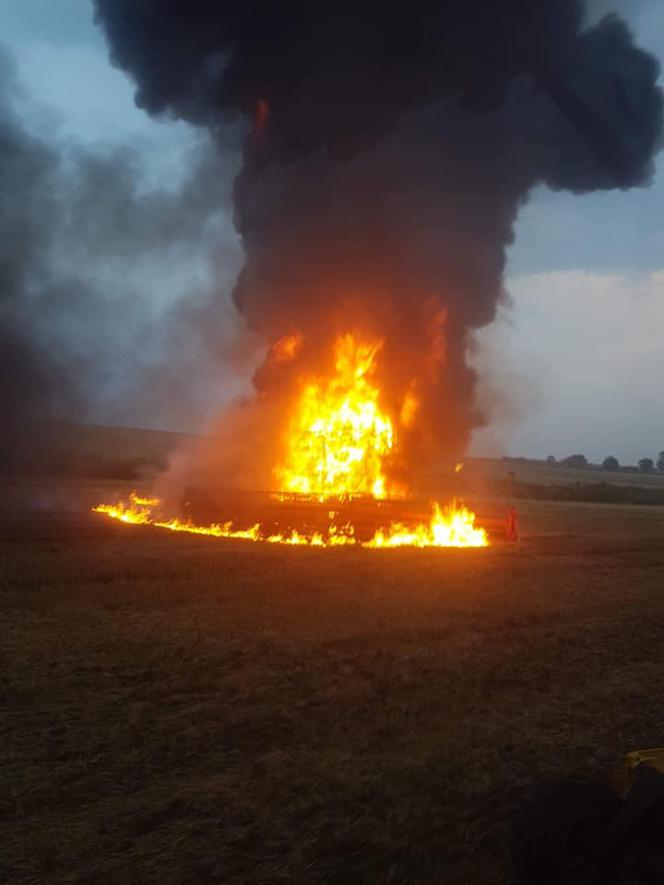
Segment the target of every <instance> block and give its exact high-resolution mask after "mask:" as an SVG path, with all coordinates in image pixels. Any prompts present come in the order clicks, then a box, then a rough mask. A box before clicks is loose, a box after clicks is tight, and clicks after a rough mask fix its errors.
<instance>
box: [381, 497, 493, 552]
mask: <svg viewBox="0 0 664 885" xmlns="http://www.w3.org/2000/svg"><path fill="white" fill-rule="evenodd" d="M366 546H367V547H405V546H407V547H488V546H489V539H488V537H487V533H486V532H485V531H484V529H483V528H479V527H477V526H475V514H474V513H473V512H472V511H471V510H467V509H466V508H465V507H459V506H458V505H457V503H456V502H455V501H454V502H452V504H450V506H449V507H446V508H445V509H444V510H441V507H440V505H439V504H438V503H435V504H434V505H433V513H432V515H431V520H430V522H429V523H428V524H426V523H420V524H419V525H416V526H414V527H412V528H409V527H408V526H406V525H402V524H400V523H394V524H393V525H391V526H390V528H389V529H388V530H387V531H384V530H382V529H379V530H378V531H377V532H376V534H375V535H374V537H373V539H372V540H371V541H369V543H368V544H367V545H366Z"/></svg>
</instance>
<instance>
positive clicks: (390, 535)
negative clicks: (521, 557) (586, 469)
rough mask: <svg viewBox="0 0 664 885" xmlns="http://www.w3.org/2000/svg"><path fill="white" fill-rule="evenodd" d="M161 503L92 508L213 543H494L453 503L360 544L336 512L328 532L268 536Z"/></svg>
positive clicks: (132, 498)
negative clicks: (188, 515) (178, 513)
mask: <svg viewBox="0 0 664 885" xmlns="http://www.w3.org/2000/svg"><path fill="white" fill-rule="evenodd" d="M160 507H161V502H160V501H159V499H158V498H142V497H140V496H139V495H138V494H137V493H136V492H131V493H130V495H129V501H128V502H123V501H119V502H118V503H117V504H100V505H98V506H97V507H93V508H92V509H93V511H94V512H95V513H103V514H105V515H106V516H108V517H110V518H111V519H117V520H120V521H121V522H125V523H132V524H134V525H151V526H154V527H155V528H159V529H168V530H169V531H172V532H186V533H188V534H191V535H206V536H209V537H212V538H231V539H235V540H243V541H264V542H266V543H268V544H290V545H298V546H303V545H304V546H309V547H340V546H351V545H357V546H360V547H371V548H379V547H380V548H385V547H488V545H489V539H488V536H487V533H486V532H485V530H484V529H482V528H479V527H477V526H475V514H474V513H473V512H472V511H470V510H468V509H466V508H465V507H459V506H457V504H456V502H453V503H452V504H451V505H450V506H449V507H447V508H445V509H441V507H440V505H439V504H437V503H435V504H434V505H433V510H432V515H431V519H430V521H429V522H428V523H419V524H416V525H414V526H410V527H409V526H407V525H405V524H403V523H399V522H395V523H392V524H391V525H390V526H388V528H385V529H378V530H377V531H376V532H375V533H374V535H373V537H372V538H370V539H369V540H367V541H361V540H359V539H358V538H356V537H355V530H354V528H353V526H351V525H344V526H336V525H335V524H334V522H333V518H334V516H335V512H334V511H330V512H329V513H328V518H329V520H330V522H329V525H328V527H327V530H326V531H325V532H322V531H310V532H305V531H298V530H297V529H290V530H289V531H286V532H268V531H266V530H265V529H264V528H263V526H261V524H260V523H255V524H254V525H252V526H250V527H249V528H246V529H241V528H236V527H234V525H233V522H232V520H231V521H229V522H225V523H211V524H210V525H196V524H195V523H193V522H191V521H189V520H180V519H176V518H172V519H164V518H162V516H161V515H160Z"/></svg>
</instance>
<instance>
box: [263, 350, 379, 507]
mask: <svg viewBox="0 0 664 885" xmlns="http://www.w3.org/2000/svg"><path fill="white" fill-rule="evenodd" d="M381 344H382V342H381V341H374V342H371V343H363V342H358V341H357V340H356V338H355V336H354V335H351V334H348V335H343V336H342V337H340V338H338V339H337V341H336V343H335V346H334V373H333V374H332V376H331V377H329V378H326V379H320V378H311V379H308V380H307V381H306V382H305V383H304V384H303V386H302V390H301V393H300V398H299V400H298V403H297V406H296V409H295V414H294V415H293V417H292V419H291V421H290V423H289V426H288V429H287V433H286V438H285V446H284V448H285V451H284V455H283V458H282V460H281V463H280V464H279V465H278V466H277V467H276V469H275V471H274V476H275V478H276V480H277V482H278V484H279V487H280V488H281V490H282V491H285V492H297V493H299V494H304V495H311V494H314V495H318V496H319V497H321V499H322V498H324V497H327V496H330V495H334V496H337V497H339V496H348V495H371V496H372V497H374V498H384V497H385V496H386V494H387V486H386V478H385V473H384V463H385V461H386V460H387V458H388V457H389V455H390V453H391V451H392V449H393V447H394V428H393V425H392V421H391V419H390V418H389V416H388V415H387V414H386V413H385V412H384V411H383V410H382V408H381V406H380V404H379V391H378V389H377V388H376V386H375V385H374V384H373V382H372V376H373V374H374V371H375V358H376V354H377V353H378V351H379V349H380V347H381Z"/></svg>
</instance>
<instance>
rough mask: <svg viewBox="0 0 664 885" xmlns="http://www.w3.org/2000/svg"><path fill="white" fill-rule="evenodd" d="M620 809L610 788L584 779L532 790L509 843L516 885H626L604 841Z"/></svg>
mask: <svg viewBox="0 0 664 885" xmlns="http://www.w3.org/2000/svg"><path fill="white" fill-rule="evenodd" d="M620 805H621V802H620V798H619V797H618V796H617V794H616V793H615V792H614V791H613V790H612V789H611V788H610V787H608V786H606V785H604V784H598V783H594V782H592V781H587V780H582V779H581V778H569V779H566V780H561V781H556V782H553V783H545V784H540V785H537V786H534V787H532V788H531V790H530V791H529V793H528V795H527V796H526V798H525V799H524V801H523V803H522V805H521V807H520V808H519V811H518V813H517V815H516V817H515V821H514V827H513V833H512V839H511V849H512V851H511V853H512V862H513V865H514V871H515V873H516V876H517V881H519V882H520V883H521V885H617V883H620V882H622V881H623V879H622V874H621V872H620V870H619V866H620V860H621V859H620V854H619V852H616V851H615V846H608V845H607V844H606V842H605V841H604V839H603V837H604V835H605V834H606V830H607V827H608V824H609V822H610V821H611V819H612V818H613V817H614V815H615V814H617V812H618V811H619V810H620ZM614 852H615V853H614Z"/></svg>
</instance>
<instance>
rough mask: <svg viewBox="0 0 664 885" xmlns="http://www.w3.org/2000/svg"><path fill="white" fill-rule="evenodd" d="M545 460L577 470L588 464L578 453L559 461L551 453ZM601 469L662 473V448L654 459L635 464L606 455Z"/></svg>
mask: <svg viewBox="0 0 664 885" xmlns="http://www.w3.org/2000/svg"><path fill="white" fill-rule="evenodd" d="M546 461H547V464H559V465H560V466H561V467H573V468H575V469H577V470H581V469H583V468H584V467H588V466H589V463H588V459H587V458H586V456H585V455H582V454H579V453H577V454H575V455H568V456H567V457H566V458H561V459H560V461H558V460H556V458H555V457H554V456H553V455H548V456H547V459H546ZM602 469H603V470H613V471H615V470H624V471H626V472H628V473H637V472H639V473H654V472H655V471H660V472H662V473H664V450H662V451H661V452H660V453H659V455H658V456H657V459H656V460H653V459H652V458H641V459H640V461H639V462H638V464H637V465H633V464H626V465H621V464H620V462H619V461H618V459H617V458H616V457H615V455H608V456H607V457H606V458H605V459H604V460H603V461H602Z"/></svg>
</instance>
